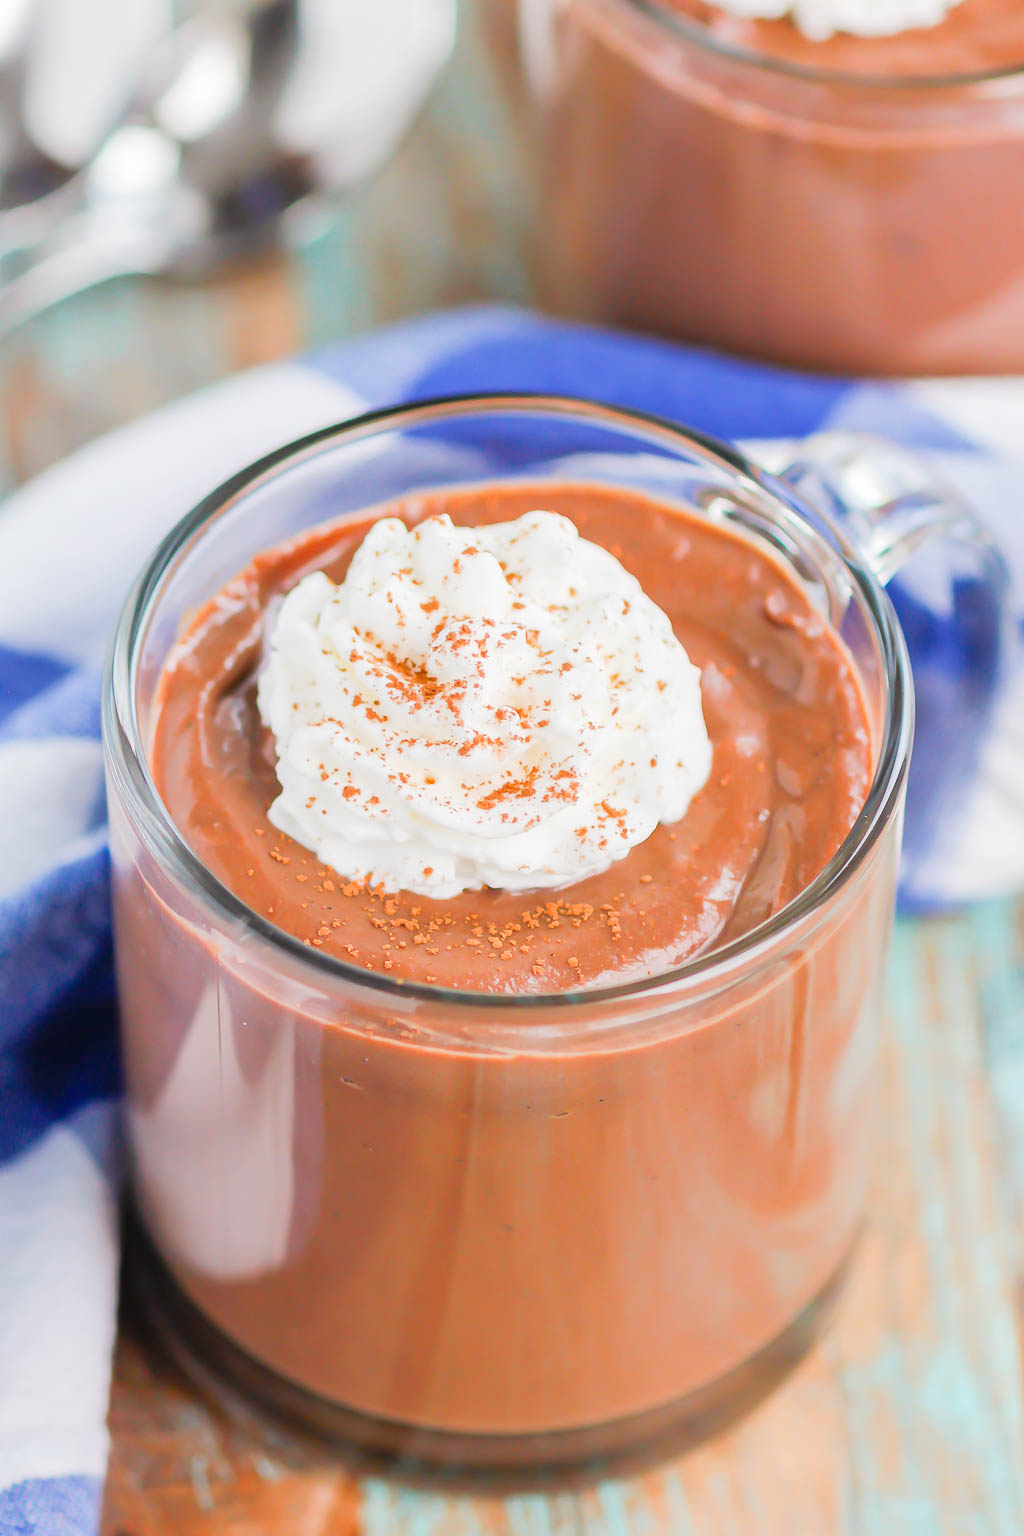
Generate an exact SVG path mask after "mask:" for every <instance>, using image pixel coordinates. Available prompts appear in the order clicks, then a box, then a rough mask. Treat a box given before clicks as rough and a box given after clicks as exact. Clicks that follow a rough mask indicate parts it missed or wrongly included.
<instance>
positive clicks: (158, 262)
mask: <svg viewBox="0 0 1024 1536" xmlns="http://www.w3.org/2000/svg"><path fill="white" fill-rule="evenodd" d="M168 249H169V247H168V242H167V240H166V239H165V238H164V237H163V236H162V235H161V234H160V233H159V232H157V231H155V230H152V229H148V228H144V227H142V226H139V225H132V224H129V223H123V224H122V223H119V222H118V221H108V220H103V221H101V220H99V219H96V218H93V217H86V218H84V219H83V220H81V221H80V222H79V221H72V222H71V223H70V224H68V225H66V226H63V227H62V228H61V229H60V230H58V231H57V232H55V233H53V234H51V235H46V236H44V237H43V238H42V239H40V240H39V241H38V242H36V243H35V244H31V245H21V246H17V247H10V248H8V249H7V250H6V251H0V340H3V339H4V338H6V337H8V336H10V335H11V334H12V333H13V332H14V331H16V330H17V329H18V328H19V327H20V326H22V325H24V324H25V323H26V322H27V321H29V320H33V319H35V318H36V316H38V315H40V314H42V313H43V312H44V311H46V310H48V309H50V308H52V307H53V305H55V304H58V303H60V301H61V300H62V299H66V298H70V297H71V295H73V294H76V293H82V292H84V291H85V290H86V289H87V288H92V287H95V286H96V284H98V283H102V282H105V281H106V280H107V279H108V278H112V277H121V276H128V275H136V274H145V273H154V272H158V271H160V270H161V268H162V267H163V266H164V265H165V264H166V261H167V257H168Z"/></svg>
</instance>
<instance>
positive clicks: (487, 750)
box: [258, 512, 711, 898]
mask: <svg viewBox="0 0 1024 1536" xmlns="http://www.w3.org/2000/svg"><path fill="white" fill-rule="evenodd" d="M258 700H259V710H260V714H261V716H262V718H263V721H264V723H265V724H266V725H267V726H268V727H269V728H270V730H271V731H272V732H273V735H274V739H275V743H276V747H277V757H278V761H277V776H278V780H279V782H280V785H281V793H280V795H279V796H278V798H277V799H276V800H275V801H274V803H273V805H272V806H271V808H270V819H271V821H272V822H273V823H274V825H275V826H276V827H278V828H279V829H280V830H281V831H282V832H285V833H287V834H288V835H289V836H290V837H293V838H295V840H296V841H297V842H299V843H302V844H303V845H304V846H305V847H307V848H309V849H311V850H312V851H313V852H314V853H316V855H317V857H318V858H319V859H320V860H321V861H322V862H323V863H324V864H327V865H330V866H331V867H332V868H333V869H335V870H336V871H337V872H338V873H339V874H341V875H342V876H343V877H344V878H345V879H348V880H353V881H365V882H367V883H368V884H370V885H371V886H381V887H383V889H384V890H386V891H389V892H394V891H397V890H408V891H414V892H417V893H419V894H422V895H429V896H434V897H439V898H445V897H450V896H455V895H458V894H459V892H461V891H465V890H473V889H478V888H479V887H481V886H484V885H489V886H497V887H501V888H503V889H506V890H526V889H529V888H531V887H539V886H543V887H553V886H563V885H568V884H570V883H573V882H575V881H578V880H582V879H583V878H585V877H586V876H588V875H593V874H596V873H598V872H600V871H601V870H604V869H607V868H608V867H609V866H610V865H611V864H612V863H613V862H614V861H615V860H616V859H621V858H622V857H624V855H625V854H627V853H628V852H629V850H630V849H631V848H632V847H634V846H635V845H636V844H637V843H640V842H643V840H644V839H645V838H647V837H649V836H650V834H651V832H653V830H654V828H655V827H656V826H657V825H658V823H659V822H663V821H664V822H673V821H677V820H678V819H679V818H680V817H681V816H682V815H683V814H684V813H685V811H686V809H687V807H688V805H689V803H690V800H691V799H692V797H693V796H694V794H696V792H697V790H699V789H700V787H701V786H702V785H703V783H704V781H705V779H706V778H707V776H708V773H709V771H710V767H711V746H710V743H709V741H708V734H707V730H706V728H705V725H704V716H703V713H702V710H701V696H700V674H699V672H698V671H697V669H696V667H694V666H692V665H691V663H690V661H689V658H688V657H687V654H686V651H685V650H684V649H683V647H682V645H680V643H679V641H678V640H677V639H676V637H675V635H674V633H673V631H672V626H671V624H670V623H669V620H668V618H667V617H666V616H665V614H664V613H663V612H662V610H661V609H660V608H658V607H657V606H656V605H655V604H654V603H652V602H651V601H650V599H649V598H648V597H647V596H646V595H645V594H644V592H643V589H642V588H641V586H640V584H639V582H638V581H637V580H636V579H635V577H633V576H631V575H629V574H628V572H626V571H625V570H624V569H623V568H622V566H621V565H620V564H619V562H618V561H617V560H616V559H615V557H614V556H613V555H611V554H610V553H609V552H608V551H607V550H605V549H602V548H601V547H600V546H598V545H596V544H593V543H590V542H589V541H588V540H586V539H581V538H580V536H579V534H578V532H577V530H576V528H575V527H574V525H573V524H572V523H571V522H570V521H569V520H568V519H567V518H565V517H560V516H557V515H555V514H554V513H551V512H529V513H527V514H526V515H525V516H523V517H520V518H518V519H516V521H514V522H509V523H496V524H492V525H490V526H487V527H479V528H462V527H455V526H454V525H453V524H452V522H451V520H450V518H448V517H447V516H438V517H431V518H428V519H427V520H426V521H424V522H422V523H420V524H419V525H418V526H417V527H415V528H414V529H412V530H410V529H408V528H407V527H406V526H405V524H404V523H402V522H400V521H399V520H398V519H397V518H383V519H381V520H380V521H379V522H377V523H375V524H374V525H373V527H372V528H371V529H370V531H369V533H368V534H367V535H366V537H365V539H364V540H363V542H362V544H361V545H360V546H359V549H358V550H357V551H356V554H355V557H354V558H353V560H352V563H351V566H350V567H349V570H348V573H347V575H346V577H345V580H344V581H343V582H342V583H341V584H340V586H339V585H335V583H334V582H332V581H331V580H330V579H329V578H328V577H327V576H326V575H325V574H324V573H323V572H315V573H313V574H312V575H309V576H306V577H305V578H304V579H303V580H302V581H300V582H299V583H298V585H297V586H296V587H295V588H294V589H293V590H292V591H291V592H290V593H289V594H288V596H287V597H286V598H285V600H284V602H283V603H282V605H281V608H280V611H279V613H278V615H277V619H276V623H275V624H274V627H273V634H272V636H271V638H270V645H269V654H268V656H267V659H266V663H265V666H264V669H263V671H262V674H261V676H260V680H259V690H258Z"/></svg>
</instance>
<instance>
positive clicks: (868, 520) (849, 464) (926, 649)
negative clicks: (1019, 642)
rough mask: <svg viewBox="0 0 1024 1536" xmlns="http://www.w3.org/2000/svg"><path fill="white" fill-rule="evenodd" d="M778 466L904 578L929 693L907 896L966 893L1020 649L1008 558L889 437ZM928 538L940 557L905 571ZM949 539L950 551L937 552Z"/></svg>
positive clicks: (899, 592)
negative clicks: (966, 862)
mask: <svg viewBox="0 0 1024 1536" xmlns="http://www.w3.org/2000/svg"><path fill="white" fill-rule="evenodd" d="M778 473H779V477H780V478H781V479H783V480H784V481H785V482H786V483H787V484H788V485H790V486H791V487H792V488H793V489H794V490H795V491H796V492H797V493H798V494H799V495H800V496H801V497H802V498H803V499H804V500H805V501H807V502H810V503H811V504H812V505H814V506H815V507H817V508H818V509H819V510H821V511H822V512H823V513H824V514H825V515H826V516H828V517H830V518H831V519H832V520H833V521H834V522H836V523H838V524H839V525H840V526H841V527H843V528H844V530H845V531H846V532H847V533H848V534H849V535H850V537H851V539H852V541H853V543H854V544H856V546H857V547H858V549H859V550H860V552H861V555H862V557H863V559H864V560H865V562H866V563H867V564H868V565H869V566H870V567H871V569H872V570H873V571H874V573H875V575H876V576H877V578H878V580H879V581H881V582H882V583H884V584H886V585H889V583H890V582H891V583H892V585H891V586H890V587H889V595H890V597H891V598H892V601H893V606H894V607H895V609H896V613H897V615H898V617H899V619H900V623H901V625H902V628H903V633H904V636H905V638H906V641H907V648H908V650H909V652H910V660H911V666H912V669H913V674H914V685H915V693H916V696H917V729H916V732H915V736H916V745H915V749H914V756H913V759H912V761H911V766H910V779H909V783H908V789H907V807H906V821H905V830H904V839H903V866H902V873H901V882H900V893H901V901H902V905H903V906H904V908H905V909H910V910H915V909H916V910H935V909H936V908H941V907H945V906H949V905H951V904H956V903H958V902H959V901H961V900H963V899H964V898H965V896H966V895H968V894H978V890H977V889H975V888H974V887H975V886H976V883H977V879H978V871H977V870H973V869H972V870H971V871H966V870H963V869H961V868H960V867H959V860H958V857H957V855H956V854H955V853H953V852H952V847H954V846H955V843H954V844H953V845H950V844H949V841H948V839H949V836H950V831H951V829H954V831H955V829H956V828H957V827H958V826H960V825H961V824H962V820H963V809H962V808H963V806H964V804H965V803H967V801H968V797H969V796H970V794H971V790H972V788H973V787H974V786H976V785H978V784H979V782H980V780H981V778H982V777H983V776H984V769H983V766H982V764H983V754H984V753H985V751H986V748H987V745H988V743H989V742H990V741H991V740H993V739H994V737H995V736H996V734H997V733H998V734H1001V727H1000V726H999V717H998V715H997V708H996V706H997V701H998V700H999V698H1000V696H1001V694H1002V692H1003V684H1004V681H1005V680H1006V678H1007V675H1008V672H1009V663H1010V658H1011V657H1012V656H1013V654H1014V648H1015V640H1014V625H1013V612H1012V605H1011V601H1010V575H1009V570H1008V567H1007V564H1006V561H1005V559H1004V557H1003V554H1002V552H1001V550H1000V549H999V546H998V544H997V543H996V541H995V539H994V538H993V537H992V534H991V533H990V531H989V530H988V529H987V528H986V527H985V525H984V523H983V522H982V521H981V520H980V519H979V517H978V515H977V513H976V512H975V511H974V509H973V507H971V505H970V503H969V502H968V501H967V500H966V499H965V498H964V497H963V496H962V495H961V493H960V492H959V491H958V490H957V489H956V488H955V487H954V486H951V485H949V484H947V483H945V482H944V481H943V480H942V478H941V477H940V476H939V475H937V474H936V472H935V471H934V470H933V469H932V467H931V466H930V465H929V464H927V463H926V462H925V461H924V460H922V459H921V458H919V457H918V456H917V455H916V454H914V453H912V452H909V451H908V450H907V449H904V448H901V447H899V446H897V445H895V444H892V443H888V442H886V441H884V440H883V439H880V438H875V437H871V436H868V435H866V434H861V433H853V432H821V433H818V434H817V435H815V436H813V437H810V438H808V439H807V440H806V441H804V442H802V443H801V444H800V445H799V447H798V449H797V450H796V456H795V457H794V458H793V459H792V460H791V462H790V463H789V464H788V465H787V466H786V467H785V468H783V469H782V470H781V471H780V472H778ZM925 545H928V546H930V547H931V551H932V553H931V558H930V561H929V564H928V566H927V567H925V568H924V569H923V570H922V571H919V572H910V571H908V573H907V578H906V579H905V580H897V581H893V577H895V576H896V575H897V573H898V572H899V571H900V570H901V568H902V567H903V566H904V565H905V564H906V563H907V562H908V561H909V560H910V559H911V557H912V556H913V555H915V554H916V553H917V552H918V551H919V550H922V549H923V547H924V546H925ZM938 546H945V547H946V548H947V549H948V558H947V559H946V560H943V559H941V558H936V556H937V555H938V554H939V550H938ZM965 557H966V559H965ZM967 562H969V574H968V573H967V572H966V570H965V565H966V564H967ZM922 578H923V579H922ZM936 871H938V872H939V873H938V875H937V874H936ZM983 883H984V880H983Z"/></svg>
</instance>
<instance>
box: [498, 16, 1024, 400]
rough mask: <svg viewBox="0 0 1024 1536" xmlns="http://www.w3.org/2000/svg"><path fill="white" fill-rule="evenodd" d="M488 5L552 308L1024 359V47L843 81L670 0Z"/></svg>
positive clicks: (905, 358) (991, 364)
mask: <svg viewBox="0 0 1024 1536" xmlns="http://www.w3.org/2000/svg"><path fill="white" fill-rule="evenodd" d="M481 3H482V4H483V6H484V14H485V16H486V17H487V18H488V19H489V21H490V24H491V34H492V39H493V44H494V48H495V51H496V52H498V51H501V52H504V53H506V54H507V53H508V52H509V50H510V49H511V48H513V47H514V43H513V36H514V30H515V25H514V24H515V18H516V14H518V23H519V25H518V34H519V46H518V51H519V53H520V54H521V57H522V65H523V68H524V70H525V74H526V85H527V91H526V97H527V99H526V100H525V101H520V102H519V103H518V105H519V106H520V107H521V108H522V109H523V110H524V111H525V113H526V117H527V121H528V124H529V126H530V127H531V128H532V129H534V130H535V135H531V137H533V136H535V138H536V146H535V147H536V178H537V181H538V183H539V188H540V194H541V195H540V208H539V219H538V242H539V247H540V259H541V273H542V284H543V288H544V293H545V297H546V299H547V300H549V301H550V302H551V303H552V304H553V305H554V306H555V307H557V308H558V309H559V310H561V311H563V312H566V313H569V314H572V315H579V316H584V317H589V318H595V319H600V320H606V321H613V322H618V323H621V324H626V325H633V326H638V327H640V328H642V329H645V330H651V331H657V332H660V333H663V334H669V335H674V336H679V337H683V338H685V339H687V340H691V341H697V342H704V343H709V344H711V345H714V346H721V347H726V348H728V349H729V350H732V351H735V352H740V353H744V354H747V355H750V356H755V357H761V358H766V359H769V360H771V361H776V362H783V363H788V364H794V365H796V366H799V367H810V368H822V369H827V370H830V371H838V372H844V373H872V374H880V373H881V374H919V373H925V374H944V373H979V372H980V373H1003V372H1010V373H1018V372H1022V371H1024V58H1021V59H1020V60H1018V61H1017V63H1016V64H1015V65H1014V66H1013V67H1005V68H998V69H992V70H989V71H982V72H975V73H965V74H961V75H950V76H944V77H938V76H934V75H932V76H924V75H921V76H904V77H898V76H892V77H875V76H869V75H854V74H844V73H843V72H841V71H839V70H837V69H834V68H821V69H812V68H810V67H807V66H806V65H804V64H796V63H791V62H787V61H786V60H785V59H784V58H781V57H773V56H769V55H767V54H763V55H762V54H759V53H756V52H753V51H751V50H748V49H744V48H741V47H738V46H732V45H730V44H727V43H725V42H723V41H722V40H720V39H718V38H716V37H715V35H714V34H713V33H712V32H711V31H710V29H709V28H708V27H707V26H705V25H703V24H702V23H700V22H699V21H697V20H696V19H695V18H694V17H692V16H688V15H687V14H684V8H683V7H682V6H680V7H679V8H677V7H676V6H675V5H674V4H673V3H672V0H481ZM506 72H507V68H506Z"/></svg>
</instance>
